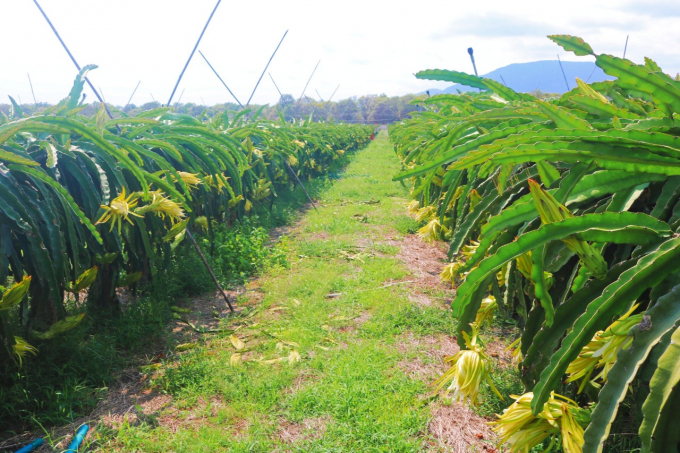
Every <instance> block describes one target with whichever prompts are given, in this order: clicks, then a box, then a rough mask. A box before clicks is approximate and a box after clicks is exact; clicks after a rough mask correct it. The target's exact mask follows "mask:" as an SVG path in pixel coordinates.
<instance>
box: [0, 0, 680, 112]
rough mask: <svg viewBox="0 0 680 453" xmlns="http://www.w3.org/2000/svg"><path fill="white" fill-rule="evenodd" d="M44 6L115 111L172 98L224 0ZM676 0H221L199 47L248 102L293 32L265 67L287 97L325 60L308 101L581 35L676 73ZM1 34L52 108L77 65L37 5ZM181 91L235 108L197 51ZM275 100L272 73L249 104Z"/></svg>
mask: <svg viewBox="0 0 680 453" xmlns="http://www.w3.org/2000/svg"><path fill="white" fill-rule="evenodd" d="M40 1H41V5H42V6H43V8H44V9H45V11H46V12H47V13H48V15H49V16H50V18H51V19H52V21H53V22H54V24H55V26H56V27H57V29H58V30H59V31H60V33H61V34H62V37H63V38H64V40H65V41H66V43H67V44H68V45H69V46H70V47H71V50H72V52H73V53H74V55H75V57H76V58H77V59H78V61H79V62H80V64H81V65H85V64H89V63H95V64H97V65H99V69H97V70H95V71H93V72H92V73H91V80H92V81H93V83H94V84H95V86H96V87H99V88H101V89H102V90H103V92H104V94H105V97H106V99H107V100H108V101H109V102H113V103H116V104H124V103H125V102H126V101H127V99H128V98H129V96H130V94H131V93H132V90H133V89H134V87H135V85H136V84H137V82H138V81H139V80H141V85H140V87H139V90H138V91H137V93H136V94H135V97H134V99H133V103H137V104H140V103H143V102H148V101H150V100H151V95H152V94H153V96H154V97H155V98H156V99H157V100H159V101H161V102H166V101H167V98H168V97H169V95H170V92H171V91H172V88H173V86H174V83H175V81H176V79H177V76H178V75H179V72H180V71H181V69H182V67H183V65H184V62H185V61H186V58H187V57H188V55H189V52H190V51H191V49H192V47H193V45H194V43H195V41H196V38H197V37H198V35H199V33H200V31H201V29H202V28H203V25H204V23H205V20H206V19H207V17H208V15H209V14H210V11H211V10H212V8H213V7H214V5H215V1H214V0H195V1H192V2H187V1H180V0H142V1H140V0H117V1H115V2H114V1H111V0H109V1H105V0H98V1H92V0H40ZM675 4H676V3H675V2H663V1H661V2H659V1H655V2H652V3H649V4H647V6H643V7H640V6H637V5H638V2H631V3H629V4H624V5H621V3H620V2H619V1H613V0H607V1H604V2H592V1H586V0H572V2H570V4H569V6H564V3H562V2H559V3H558V2H554V1H543V2H540V3H539V2H535V1H529V0H516V1H514V2H501V1H485V0H479V1H477V2H474V3H471V2H466V3H460V2H458V3H456V2H452V1H451V0H447V1H444V0H422V1H419V2H413V1H404V0H392V1H385V0H371V1H370V2H369V1H359V0H343V1H342V2H329V1H318V0H289V1H285V2H283V1H273V0H259V1H248V2H233V1H229V0H224V1H223V2H222V4H221V5H220V7H219V9H218V10H217V12H216V14H215V16H214V18H213V21H212V23H211V24H210V27H209V28H208V31H207V32H206V34H205V36H204V38H203V42H202V43H201V45H200V47H199V48H200V49H201V50H202V51H203V52H204V53H205V55H206V56H207V57H208V58H209V59H210V61H211V63H212V64H213V66H214V67H215V69H217V70H218V72H219V73H220V75H221V76H222V78H223V79H224V80H225V82H226V83H227V84H228V85H229V87H230V88H231V89H232V90H233V91H234V92H235V93H236V94H237V96H238V97H239V98H241V99H242V100H245V99H247V98H248V96H249V95H250V92H251V91H252V89H253V87H254V85H255V82H256V81H257V78H258V77H259V76H260V73H261V72H262V69H263V68H264V66H265V64H266V62H267V60H268V59H269V57H270V55H271V52H272V51H273V50H274V47H275V46H276V44H277V43H278V41H279V40H280V39H281V36H282V35H283V33H284V31H285V30H287V29H290V32H289V34H288V36H287V37H286V40H285V41H284V43H283V44H282V45H281V49H280V50H279V53H278V54H277V55H276V57H275V58H274V60H273V62H272V65H271V66H270V68H269V72H271V73H272V75H273V76H274V78H275V80H276V82H277V84H278V85H279V88H281V90H282V91H283V92H284V93H291V94H292V95H293V96H295V97H298V96H300V94H301V92H302V88H303V86H304V84H305V82H306V80H307V78H308V77H309V74H310V73H311V71H312V69H313V68H314V65H315V64H316V62H317V61H318V60H319V59H321V64H320V65H319V69H318V70H317V72H316V74H315V75H314V78H313V80H312V82H311V83H310V85H309V88H308V90H307V93H308V94H309V95H314V97H317V96H316V92H315V90H319V93H320V94H321V96H322V97H324V99H325V98H326V97H328V96H330V94H331V93H332V92H333V90H334V89H335V87H336V86H337V85H338V84H340V89H339V90H338V92H337V94H336V95H335V99H342V98H346V97H348V96H352V95H361V94H375V93H383V92H384V93H387V94H388V95H399V94H405V93H409V92H417V91H421V90H424V89H426V88H429V87H431V86H434V85H433V84H432V83H431V82H427V81H421V80H417V79H415V78H414V77H413V74H414V73H415V72H417V71H419V70H421V69H427V68H437V67H438V68H447V69H456V70H463V71H471V69H472V68H471V67H470V61H469V58H468V55H467V52H466V49H467V48H468V47H474V49H475V58H476V60H477V65H478V68H479V70H480V73H485V72H489V71H491V70H493V69H495V68H497V67H500V66H504V65H507V64H510V63H515V62H526V61H532V60H537V59H555V55H556V54H558V53H559V54H560V56H561V58H563V59H578V57H575V56H573V55H570V54H567V53H565V52H564V51H562V49H561V48H559V47H558V46H556V45H554V44H553V43H551V42H550V41H549V40H548V39H546V38H545V35H546V34H548V33H569V34H574V35H579V36H581V37H583V38H584V39H585V40H586V41H588V42H589V43H590V44H591V45H592V46H593V48H594V49H595V51H596V52H605V53H613V54H617V55H620V54H621V53H622V51H623V44H624V41H625V38H626V35H628V34H630V35H631V37H630V42H629V45H628V57H630V58H631V59H633V60H635V61H640V62H641V61H642V59H643V57H644V56H649V57H651V58H652V59H654V60H655V61H657V63H659V65H661V67H663V68H664V69H665V70H666V71H668V72H669V73H672V74H675V73H676V72H678V71H680V59H678V57H677V56H675V54H674V53H673V52H672V51H670V50H669V49H670V48H671V47H672V46H669V43H677V42H678V40H679V39H680V29H679V28H678V27H677V26H676V23H675V22H676V21H675V20H674V19H673V16H677V14H676V12H677V7H676V6H675ZM654 5H661V6H654ZM0 30H3V40H2V44H0V49H1V54H0V55H1V56H2V61H3V67H2V71H0V94H3V95H4V94H10V95H13V96H15V97H21V99H22V101H23V102H30V100H31V99H32V97H31V92H30V87H29V85H28V79H27V76H26V73H30V74H31V79H32V80H33V86H34V88H35V91H36V96H37V98H38V100H40V101H49V102H55V101H57V100H59V99H61V98H62V97H64V96H66V94H67V93H68V91H69V89H70V87H71V84H72V81H73V78H74V76H75V74H76V71H75V69H74V67H73V66H72V63H71V62H70V61H69V59H68V57H67V56H66V54H65V52H64V51H63V49H62V48H61V46H60V45H59V43H58V42H57V40H56V39H55V37H54V35H53V34H52V32H51V30H50V29H49V27H48V25H47V24H46V23H45V21H44V19H43V18H42V17H41V16H40V13H39V12H38V10H37V8H36V7H35V5H34V4H33V2H29V1H15V0H0ZM182 90H185V92H184V95H183V98H182V101H183V102H199V103H200V102H202V100H204V101H205V102H207V103H216V102H225V101H229V100H230V96H229V94H228V93H227V91H226V90H225V89H224V88H223V87H222V85H221V84H220V82H219V81H218V80H217V78H216V77H215V76H214V75H213V74H212V72H211V71H210V69H209V68H208V66H207V65H206V64H205V62H204V61H203V60H202V59H201V58H200V56H199V55H198V54H196V56H195V57H194V60H193V61H192V62H191V64H190V66H189V68H188V69H187V72H186V74H185V76H184V79H183V81H182V83H181V84H180V87H179V89H178V94H177V95H176V96H179V93H181V92H182ZM92 98H93V95H92V94H91V93H90V94H88V99H92ZM175 99H177V98H175ZM277 99H278V93H277V91H276V88H275V87H274V85H273V84H272V83H271V80H269V77H268V76H266V75H265V77H264V78H263V80H262V83H261V85H260V88H259V89H258V92H257V94H256V95H255V97H254V100H253V102H255V103H266V102H269V103H272V102H276V101H277ZM0 102H6V101H2V100H0Z"/></svg>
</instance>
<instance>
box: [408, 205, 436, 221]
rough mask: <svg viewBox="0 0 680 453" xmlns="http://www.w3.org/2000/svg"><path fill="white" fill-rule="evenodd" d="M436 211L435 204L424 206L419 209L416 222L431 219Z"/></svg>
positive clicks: (415, 217) (415, 216)
mask: <svg viewBox="0 0 680 453" xmlns="http://www.w3.org/2000/svg"><path fill="white" fill-rule="evenodd" d="M434 211H435V209H434V206H423V207H422V208H420V209H418V211H417V212H416V214H415V215H414V216H413V218H414V219H416V222H422V221H423V220H426V219H429V218H430V217H431V216H432V215H434Z"/></svg>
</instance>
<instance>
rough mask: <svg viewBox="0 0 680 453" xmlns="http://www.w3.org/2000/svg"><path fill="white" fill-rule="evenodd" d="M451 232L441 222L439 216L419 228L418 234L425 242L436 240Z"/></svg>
mask: <svg viewBox="0 0 680 453" xmlns="http://www.w3.org/2000/svg"><path fill="white" fill-rule="evenodd" d="M448 232H449V229H448V228H446V227H445V226H444V225H442V224H441V223H439V219H438V218H436V217H435V218H434V219H432V220H430V221H429V222H427V224H426V225H425V226H424V227H422V228H421V229H419V230H418V236H419V237H420V238H422V239H423V240H424V241H425V242H434V241H437V240H439V239H441V237H442V234H446V233H448Z"/></svg>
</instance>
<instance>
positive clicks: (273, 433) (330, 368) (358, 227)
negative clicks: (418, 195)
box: [91, 132, 493, 452]
mask: <svg viewBox="0 0 680 453" xmlns="http://www.w3.org/2000/svg"><path fill="white" fill-rule="evenodd" d="M386 135H387V134H386V133H385V132H382V133H381V134H380V135H379V136H378V137H377V138H376V140H375V141H374V142H373V143H372V144H371V145H370V146H369V147H368V148H366V149H364V150H362V151H360V152H358V153H357V155H356V156H355V157H354V158H353V159H352V161H351V163H350V164H349V166H348V167H347V169H346V171H345V172H344V173H343V174H342V176H341V178H340V179H338V180H337V181H336V182H335V184H333V185H332V186H331V187H330V188H329V189H327V190H326V191H325V192H323V193H322V194H321V195H320V200H319V201H320V206H319V212H315V211H313V210H312V211H309V212H307V213H306V214H305V215H304V216H303V217H302V218H301V220H300V221H299V223H298V224H297V225H296V226H294V227H293V228H292V229H291V230H290V231H289V232H288V236H287V238H286V239H284V240H285V241H287V247H288V250H289V258H288V259H289V262H290V267H289V268H287V269H272V270H269V271H267V272H266V273H265V274H264V275H263V276H261V277H260V278H258V279H257V280H254V281H253V282H251V283H250V284H249V285H247V289H248V291H247V292H246V293H245V294H244V295H243V296H241V297H240V298H239V301H238V302H237V304H238V305H239V306H241V307H246V312H247V313H248V314H247V315H246V316H243V317H240V318H236V319H231V320H225V321H224V322H223V327H225V328H226V327H229V328H232V329H234V330H235V332H234V334H233V337H231V336H230V335H229V334H228V333H222V334H214V335H203V336H201V337H200V338H199V339H198V344H199V345H198V346H197V347H195V348H193V349H191V350H188V351H186V352H182V353H179V354H177V355H174V356H173V357H170V358H168V359H167V361H166V362H165V363H164V364H163V366H162V367H161V368H160V369H157V370H154V371H150V372H149V373H150V374H149V375H148V376H147V378H146V381H145V385H146V386H147V389H148V390H146V391H145V392H144V393H145V394H146V396H144V395H142V398H141V399H139V400H138V405H137V406H136V407H134V408H131V409H130V410H128V411H127V412H125V413H124V414H118V415H117V417H109V418H108V419H107V418H106V417H104V419H103V421H104V422H105V423H100V424H99V426H98V429H97V432H96V433H95V434H94V436H93V438H92V441H93V442H92V444H91V448H93V449H94V450H97V449H99V450H100V451H125V452H133V451H140V452H215V451H233V452H246V451H248V452H253V451H254V452H270V451H299V452H322V451H323V452H350V451H351V452H373V451H375V452H412V451H483V450H482V446H483V444H485V442H486V440H487V439H489V437H490V434H489V432H488V429H487V428H486V427H485V426H484V425H483V423H481V422H482V420H481V419H480V418H479V417H477V416H476V415H474V414H472V413H471V412H469V411H467V410H466V409H463V408H462V407H460V406H450V405H449V406H447V405H446V403H443V402H438V401H437V400H436V399H432V398H427V394H428V385H427V384H428V383H429V382H431V379H432V378H433V377H434V376H436V375H437V373H438V372H441V370H442V369H443V368H442V365H441V358H442V357H443V356H444V355H450V354H452V353H455V351H457V346H456V345H455V341H454V340H453V339H451V338H450V337H449V336H448V335H447V334H449V333H450V332H451V331H452V327H453V325H452V323H453V321H452V320H451V318H450V315H449V313H447V312H445V311H444V309H443V307H444V303H445V301H446V298H447V297H450V294H449V293H447V291H446V290H445V289H444V288H443V287H441V286H438V285H437V283H436V282H437V280H438V276H437V275H436V274H437V273H438V270H439V264H440V261H439V260H440V259H441V258H442V257H443V255H444V254H443V252H442V251H441V250H440V249H439V248H437V247H435V246H429V245H426V244H423V243H422V242H420V241H419V240H418V239H417V238H416V237H415V236H414V235H413V229H414V227H415V223H414V222H413V221H412V220H411V219H410V218H408V217H406V216H405V215H404V206H405V204H406V201H407V200H406V198H407V195H408V194H407V190H406V189H405V188H404V187H402V186H401V185H400V184H399V183H395V182H392V180H391V178H392V176H393V175H394V174H395V173H396V172H397V170H398V169H399V163H398V161H397V159H396V157H395V155H394V153H393V151H392V149H391V146H390V144H389V142H388V140H387V137H386ZM190 308H191V307H190ZM187 335H188V334H187ZM186 338H190V337H189V336H187V337H186ZM241 342H242V343H243V344H241ZM239 348H241V349H239ZM107 420H108V423H106V422H107ZM488 445H491V444H488ZM488 448H489V451H493V448H492V447H490V446H489V447H488Z"/></svg>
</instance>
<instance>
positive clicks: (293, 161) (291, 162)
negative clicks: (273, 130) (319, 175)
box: [288, 156, 298, 167]
mask: <svg viewBox="0 0 680 453" xmlns="http://www.w3.org/2000/svg"><path fill="white" fill-rule="evenodd" d="M297 164H298V160H297V157H295V156H288V165H290V166H291V167H294V166H296V165H297Z"/></svg>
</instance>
